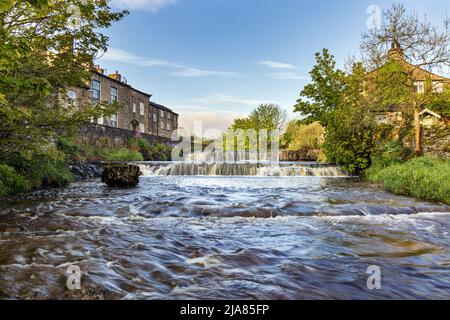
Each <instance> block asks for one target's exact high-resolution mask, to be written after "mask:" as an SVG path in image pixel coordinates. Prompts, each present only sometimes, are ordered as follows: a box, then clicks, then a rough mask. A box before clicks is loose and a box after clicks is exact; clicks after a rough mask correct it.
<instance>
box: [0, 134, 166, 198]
mask: <svg viewBox="0 0 450 320" xmlns="http://www.w3.org/2000/svg"><path fill="white" fill-rule="evenodd" d="M104 140H105V141H106V140H107V139H106V138H105V139H104ZM97 144H98V141H97ZM49 150H50V151H49V152H48V153H49V154H45V155H41V156H40V157H39V158H34V159H25V158H23V157H19V156H18V157H17V158H15V159H10V160H9V161H8V162H3V163H0V198H4V197H10V196H16V195H20V194H24V193H27V192H31V191H34V190H37V189H47V188H58V187H64V186H67V185H69V184H70V183H72V182H75V181H82V180H84V179H90V178H98V177H100V175H101V173H102V166H101V164H100V163H101V162H105V161H168V160H170V157H171V152H172V148H171V147H170V146H166V145H163V144H159V143H155V144H150V143H149V142H148V141H146V140H144V139H139V138H133V139H130V141H128V143H127V144H126V145H121V146H120V147H111V146H108V143H107V141H106V142H105V143H104V147H99V146H97V145H94V144H87V143H82V142H80V141H78V140H77V139H76V138H72V139H70V138H60V139H58V141H57V142H56V144H55V146H54V147H52V148H49Z"/></svg>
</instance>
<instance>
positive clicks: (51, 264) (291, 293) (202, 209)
mask: <svg viewBox="0 0 450 320" xmlns="http://www.w3.org/2000/svg"><path fill="white" fill-rule="evenodd" d="M141 165H142V166H143V169H145V170H143V171H144V173H145V176H144V177H141V182H140V185H139V187H138V188H134V189H109V188H107V187H106V186H105V185H103V184H101V183H100V182H99V181H89V182H82V183H77V184H73V185H71V186H70V187H69V188H66V189H61V190H53V191H47V192H40V193H36V194H34V195H33V196H30V197H28V198H27V199H22V200H16V201H8V202H4V203H1V204H0V298H6V299H16V298H18V299H73V298H75V299H97V298H106V299H372V298H375V299H381V298H403V299H430V298H436V299H450V272H449V271H450V253H449V244H450V237H449V230H450V208H449V207H448V206H445V205H440V204H433V203H427V202H422V201H419V200H415V199H412V198H406V197H399V196H394V195H391V194H389V193H386V192H384V191H382V190H381V189H379V188H377V187H375V186H371V185H368V184H366V183H363V182H360V181H358V180H357V179H354V178H339V177H329V176H336V175H342V172H341V171H340V170H339V169H337V168H334V169H331V168H329V167H322V168H317V167H314V165H312V164H304V165H297V167H295V165H293V164H289V165H285V166H284V167H283V168H281V169H280V168H273V169H272V170H271V169H268V167H267V166H263V167H262V169H261V167H259V168H256V171H255V169H254V167H251V166H250V167H247V168H245V169H244V168H241V169H236V168H235V169H230V168H228V169H224V168H225V167H222V168H221V169H220V170H224V171H223V174H225V173H228V175H227V176H218V175H216V176H207V175H206V174H209V173H212V172H213V173H215V174H218V173H220V172H219V171H220V170H219V169H217V168H216V169H214V170H216V171H214V170H213V169H212V168H211V167H208V166H209V165H208V166H206V165H200V166H197V169H193V168H191V167H189V166H188V167H186V168H184V169H180V167H178V168H177V169H174V168H176V166H179V164H172V165H170V164H167V163H166V164H161V163H159V164H141ZM286 167H288V168H286ZM199 168H201V169H199ZM293 168H294V169H293ZM301 168H303V169H304V170H303V171H302V170H300V169H301ZM185 169H186V171H184V170H185ZM259 169H261V170H259ZM291 169H292V170H293V171H294V172H297V176H292V175H293V171H292V170H291ZM307 169H311V170H312V169H316V170H312V171H308V170H307ZM217 170H219V171H217ZM227 170H228V171H227ZM246 170H247V171H246ZM177 173H178V174H180V175H176V174H177ZM237 173H241V174H242V173H248V176H242V175H241V176H236V175H235V174H237ZM312 173H314V174H315V175H316V176H314V175H313V174H312ZM331 173H333V174H331ZM337 173H340V174H337ZM181 174H183V175H181ZM193 174H198V175H193ZM257 175H259V176H257ZM317 175H318V176H317ZM323 176H327V177H323ZM372 265H376V266H379V267H380V268H381V289H380V290H369V289H368V287H367V278H368V277H369V274H367V269H368V267H369V266H372ZM69 266H77V267H79V268H80V270H81V288H82V290H74V291H73V290H69V289H68V287H67V284H66V282H67V276H68V275H67V274H66V271H67V268H68V267H69Z"/></svg>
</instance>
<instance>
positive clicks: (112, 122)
mask: <svg viewBox="0 0 450 320" xmlns="http://www.w3.org/2000/svg"><path fill="white" fill-rule="evenodd" d="M118 120H119V117H118V116H117V113H115V114H113V115H112V116H111V119H110V122H109V124H110V126H111V127H114V128H117V125H118V122H119V121H118Z"/></svg>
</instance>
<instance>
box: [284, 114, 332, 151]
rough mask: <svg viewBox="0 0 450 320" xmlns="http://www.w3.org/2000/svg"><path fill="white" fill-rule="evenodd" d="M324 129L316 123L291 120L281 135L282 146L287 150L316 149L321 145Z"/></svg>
mask: <svg viewBox="0 0 450 320" xmlns="http://www.w3.org/2000/svg"><path fill="white" fill-rule="evenodd" d="M324 135H325V130H324V128H323V127H322V126H321V125H320V124H319V123H318V122H314V123H312V124H309V125H305V124H301V123H299V122H298V121H291V122H290V123H289V124H288V126H287V128H286V132H285V134H284V136H283V144H284V147H285V148H286V149H288V150H317V149H320V148H321V147H322V144H323V141H324Z"/></svg>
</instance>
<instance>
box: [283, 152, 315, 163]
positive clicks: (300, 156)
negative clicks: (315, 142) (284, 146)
mask: <svg viewBox="0 0 450 320" xmlns="http://www.w3.org/2000/svg"><path fill="white" fill-rule="evenodd" d="M319 155H320V150H306V149H305V150H297V151H281V153H280V161H289V162H295V161H317V160H318V159H319Z"/></svg>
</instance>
